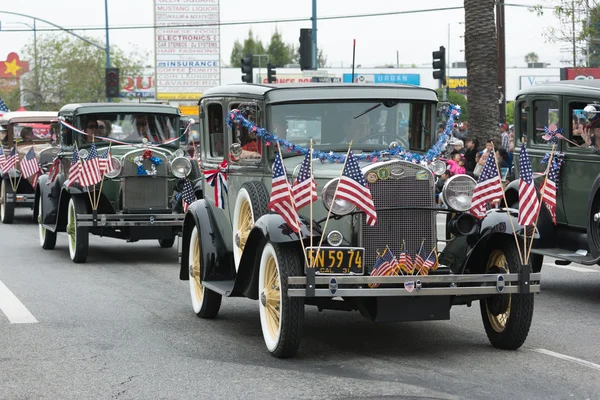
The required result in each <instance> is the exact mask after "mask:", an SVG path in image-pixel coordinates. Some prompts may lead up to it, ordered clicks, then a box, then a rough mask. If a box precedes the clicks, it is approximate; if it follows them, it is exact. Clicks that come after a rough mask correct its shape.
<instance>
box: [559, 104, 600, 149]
mask: <svg viewBox="0 0 600 400" xmlns="http://www.w3.org/2000/svg"><path fill="white" fill-rule="evenodd" d="M590 103H592V102H581V101H573V102H570V103H569V115H570V116H571V124H570V126H569V127H568V129H569V135H568V138H569V139H570V140H571V141H573V142H574V143H577V145H578V146H580V147H599V146H598V145H596V141H598V142H600V129H599V127H600V124H599V123H598V122H600V121H598V118H592V119H589V118H587V117H586V115H585V114H584V112H583V109H584V108H585V106H587V105H588V104H590ZM565 128H567V127H565ZM565 130H566V129H565ZM592 144H594V145H593V146H592ZM567 145H568V146H569V147H576V146H575V145H574V144H573V143H570V142H567Z"/></svg>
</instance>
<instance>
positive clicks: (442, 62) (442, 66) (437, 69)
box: [433, 46, 446, 85]
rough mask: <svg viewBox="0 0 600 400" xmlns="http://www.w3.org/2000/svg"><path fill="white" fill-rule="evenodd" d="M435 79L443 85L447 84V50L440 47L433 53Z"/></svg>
mask: <svg viewBox="0 0 600 400" xmlns="http://www.w3.org/2000/svg"><path fill="white" fill-rule="evenodd" d="M433 79H439V80H440V81H441V82H442V85H445V84H446V48H445V47H444V46H440V49H439V50H438V51H434V52H433Z"/></svg>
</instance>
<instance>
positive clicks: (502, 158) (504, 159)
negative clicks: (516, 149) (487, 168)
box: [496, 148, 510, 168]
mask: <svg viewBox="0 0 600 400" xmlns="http://www.w3.org/2000/svg"><path fill="white" fill-rule="evenodd" d="M496 161H498V167H499V168H510V162H509V161H510V160H509V158H508V151H506V150H505V149H502V148H500V149H498V151H496Z"/></svg>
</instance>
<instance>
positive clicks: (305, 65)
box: [300, 28, 313, 71]
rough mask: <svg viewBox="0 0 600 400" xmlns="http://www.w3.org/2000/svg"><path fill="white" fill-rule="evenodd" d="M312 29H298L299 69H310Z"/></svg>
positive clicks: (311, 64)
mask: <svg viewBox="0 0 600 400" xmlns="http://www.w3.org/2000/svg"><path fill="white" fill-rule="evenodd" d="M312 67H313V51H312V29H304V28H303V29H300V69H301V70H302V71H304V70H305V69H312Z"/></svg>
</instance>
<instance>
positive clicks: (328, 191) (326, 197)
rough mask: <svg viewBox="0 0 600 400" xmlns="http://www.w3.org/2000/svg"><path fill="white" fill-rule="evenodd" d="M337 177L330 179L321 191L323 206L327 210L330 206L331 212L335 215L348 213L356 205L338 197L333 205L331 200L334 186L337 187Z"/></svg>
mask: <svg viewBox="0 0 600 400" xmlns="http://www.w3.org/2000/svg"><path fill="white" fill-rule="evenodd" d="M337 182H338V179H337V178H336V179H332V180H330V181H329V182H327V184H326V185H325V187H324V188H323V191H322V192H321V199H322V200H323V204H324V205H325V208H326V209H327V210H329V208H330V207H332V208H331V212H332V213H334V214H336V215H346V214H350V213H351V212H352V211H354V210H355V209H356V205H354V204H353V203H350V202H349V201H346V200H342V199H340V198H336V199H335V202H334V203H333V206H332V205H331V202H332V200H333V195H334V194H335V188H336V187H337Z"/></svg>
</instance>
